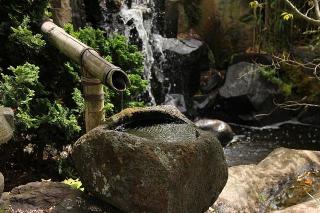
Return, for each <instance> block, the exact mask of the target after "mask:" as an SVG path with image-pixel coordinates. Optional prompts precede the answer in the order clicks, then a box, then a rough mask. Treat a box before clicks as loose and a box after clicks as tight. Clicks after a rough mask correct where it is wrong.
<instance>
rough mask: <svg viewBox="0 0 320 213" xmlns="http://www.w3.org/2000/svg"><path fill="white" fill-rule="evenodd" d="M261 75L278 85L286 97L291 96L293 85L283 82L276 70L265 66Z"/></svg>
mask: <svg viewBox="0 0 320 213" xmlns="http://www.w3.org/2000/svg"><path fill="white" fill-rule="evenodd" d="M260 73H261V75H262V76H263V77H264V78H265V79H267V80H268V81H270V82H272V83H273V84H275V85H277V86H278V87H279V89H280V90H281V91H282V93H283V94H284V95H285V96H290V95H291V93H292V84H291V83H290V82H286V81H285V80H283V79H282V78H281V77H280V75H279V73H278V71H277V70H276V69H275V68H273V67H272V66H264V67H262V68H261V69H260Z"/></svg>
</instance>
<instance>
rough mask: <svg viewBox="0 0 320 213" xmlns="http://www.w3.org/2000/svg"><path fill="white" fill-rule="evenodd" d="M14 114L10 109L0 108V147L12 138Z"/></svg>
mask: <svg viewBox="0 0 320 213" xmlns="http://www.w3.org/2000/svg"><path fill="white" fill-rule="evenodd" d="M13 132H14V113H13V110H12V109H11V108H8V107H2V106H0V145H1V144H3V143H6V142H8V141H9V140H10V139H11V138H12V137H13Z"/></svg>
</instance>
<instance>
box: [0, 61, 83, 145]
mask: <svg viewBox="0 0 320 213" xmlns="http://www.w3.org/2000/svg"><path fill="white" fill-rule="evenodd" d="M9 70H10V71H11V72H12V73H11V74H10V75H9V74H3V73H1V77H2V81H1V82H0V95H1V97H2V99H1V100H0V104H1V105H4V106H7V107H11V108H12V109H14V111H15V114H16V120H15V123H16V126H17V131H16V134H17V136H20V135H22V134H24V135H25V134H28V133H29V134H31V133H32V132H37V131H38V130H39V128H40V127H41V126H42V127H44V126H47V127H48V126H50V127H52V128H55V129H58V130H59V131H61V132H63V133H64V136H63V137H62V139H61V141H60V142H63V140H66V141H68V140H70V139H72V138H73V137H74V136H75V135H77V133H79V132H80V129H81V128H80V126H79V125H78V122H77V116H76V115H75V114H73V113H72V111H71V110H70V109H68V108H67V107H65V106H63V105H62V104H61V103H59V102H58V101H50V100H49V99H48V98H45V97H44V96H46V95H48V94H49V92H48V91H45V90H44V86H43V85H42V84H41V83H40V82H39V72H40V69H39V67H37V66H35V65H33V64H29V63H25V64H24V65H22V66H17V67H16V68H14V67H9ZM55 142H58V141H55Z"/></svg>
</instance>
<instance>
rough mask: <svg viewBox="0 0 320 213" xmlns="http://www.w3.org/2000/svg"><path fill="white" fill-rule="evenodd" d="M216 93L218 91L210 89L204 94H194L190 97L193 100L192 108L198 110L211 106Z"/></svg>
mask: <svg viewBox="0 0 320 213" xmlns="http://www.w3.org/2000/svg"><path fill="white" fill-rule="evenodd" d="M217 95H218V91H212V92H210V93H209V94H206V95H195V96H193V97H192V100H193V108H194V110H196V111H200V110H203V109H208V108H211V107H213V105H214V103H215V100H216V97H217Z"/></svg>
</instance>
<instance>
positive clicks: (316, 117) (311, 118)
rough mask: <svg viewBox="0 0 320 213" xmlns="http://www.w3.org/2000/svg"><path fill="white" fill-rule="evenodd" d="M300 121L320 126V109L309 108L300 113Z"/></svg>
mask: <svg viewBox="0 0 320 213" xmlns="http://www.w3.org/2000/svg"><path fill="white" fill-rule="evenodd" d="M297 119H298V121H300V122H301V123H305V124H311V125H320V109H319V108H318V107H313V108H312V107H309V108H306V109H304V110H303V111H301V112H300V114H299V115H298V117H297Z"/></svg>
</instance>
